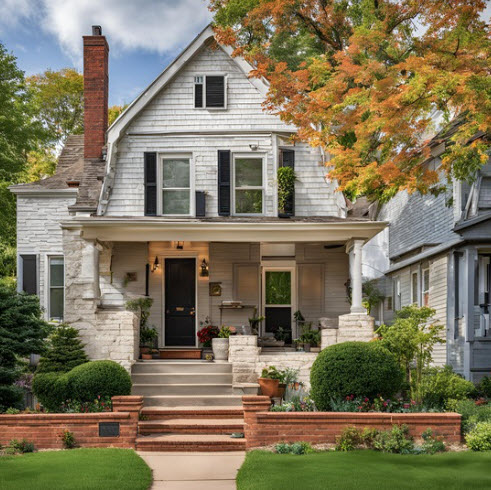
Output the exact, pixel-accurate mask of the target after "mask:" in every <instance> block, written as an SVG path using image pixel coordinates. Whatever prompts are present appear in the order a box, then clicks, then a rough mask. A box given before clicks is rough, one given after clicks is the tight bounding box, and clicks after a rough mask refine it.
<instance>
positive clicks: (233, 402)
mask: <svg viewBox="0 0 491 490" xmlns="http://www.w3.org/2000/svg"><path fill="white" fill-rule="evenodd" d="M143 403H144V406H145V407H179V406H192V407H210V408H212V407H216V406H228V407H230V406H232V407H242V396H240V395H149V396H145V398H144V400H143Z"/></svg>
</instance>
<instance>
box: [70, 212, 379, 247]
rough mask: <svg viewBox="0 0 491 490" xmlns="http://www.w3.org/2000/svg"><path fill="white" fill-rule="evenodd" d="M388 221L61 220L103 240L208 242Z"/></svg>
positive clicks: (302, 235)
mask: <svg viewBox="0 0 491 490" xmlns="http://www.w3.org/2000/svg"><path fill="white" fill-rule="evenodd" d="M387 224H388V223H387V222H384V221H370V220H367V219H363V218H347V219H343V218H337V217H332V216H326V217H294V218H290V219H282V218H275V217H259V218H258V217H253V218H246V217H243V218H239V217H233V218H222V217H217V218H202V219H197V218H188V219H172V218H162V217H148V216H140V217H131V218H128V217H106V216H100V217H99V216H92V217H88V216H87V217H77V218H75V219H71V220H66V221H63V222H62V223H61V225H62V228H65V229H81V231H82V236H83V237H84V238H86V239H98V240H102V241H128V242H147V241H175V240H179V241H200V242H203V241H205V242H206V241H213V242H311V241H322V242H330V241H347V240H350V239H353V238H358V239H364V240H369V239H370V238H372V237H374V236H375V235H376V234H377V233H379V232H380V231H382V230H383V229H384V228H385V227H386V226H387Z"/></svg>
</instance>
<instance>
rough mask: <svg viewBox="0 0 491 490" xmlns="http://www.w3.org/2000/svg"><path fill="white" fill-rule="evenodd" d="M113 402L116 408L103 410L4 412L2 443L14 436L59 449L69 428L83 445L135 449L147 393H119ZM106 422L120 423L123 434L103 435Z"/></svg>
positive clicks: (38, 446)
mask: <svg viewBox="0 0 491 490" xmlns="http://www.w3.org/2000/svg"><path fill="white" fill-rule="evenodd" d="M112 406H113V411H112V412H101V413H39V414H22V413H21V414H16V415H10V414H3V415H0V445H1V446H4V445H7V444H8V443H9V441H11V440H12V439H26V440H28V441H29V442H32V443H34V446H35V447H36V449H58V448H62V447H63V439H62V436H63V433H64V432H65V431H66V430H68V431H70V432H71V433H73V436H74V438H75V441H76V445H77V446H80V447H110V446H111V447H121V448H133V449H134V448H135V440H136V436H137V431H138V416H139V413H140V410H141V408H142V406H143V397H141V396H116V397H113V398H112ZM104 422H110V423H113V424H114V423H117V424H119V436H111V437H104V436H102V435H101V434H100V424H101V423H104Z"/></svg>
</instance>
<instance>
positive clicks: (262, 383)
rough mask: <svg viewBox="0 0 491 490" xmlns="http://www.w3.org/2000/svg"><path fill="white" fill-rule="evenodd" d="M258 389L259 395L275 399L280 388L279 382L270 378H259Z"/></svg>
mask: <svg viewBox="0 0 491 490" xmlns="http://www.w3.org/2000/svg"><path fill="white" fill-rule="evenodd" d="M257 381H258V383H259V387H260V388H261V393H262V394H263V395H264V396H269V397H270V398H275V397H277V396H278V391H279V387H280V381H279V380H278V379H271V378H259V379H258V380H257Z"/></svg>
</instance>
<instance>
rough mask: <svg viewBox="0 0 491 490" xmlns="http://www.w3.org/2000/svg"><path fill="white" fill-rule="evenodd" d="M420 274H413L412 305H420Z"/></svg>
mask: <svg viewBox="0 0 491 490" xmlns="http://www.w3.org/2000/svg"><path fill="white" fill-rule="evenodd" d="M418 289H419V274H418V272H413V273H411V304H413V305H419V294H418Z"/></svg>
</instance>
